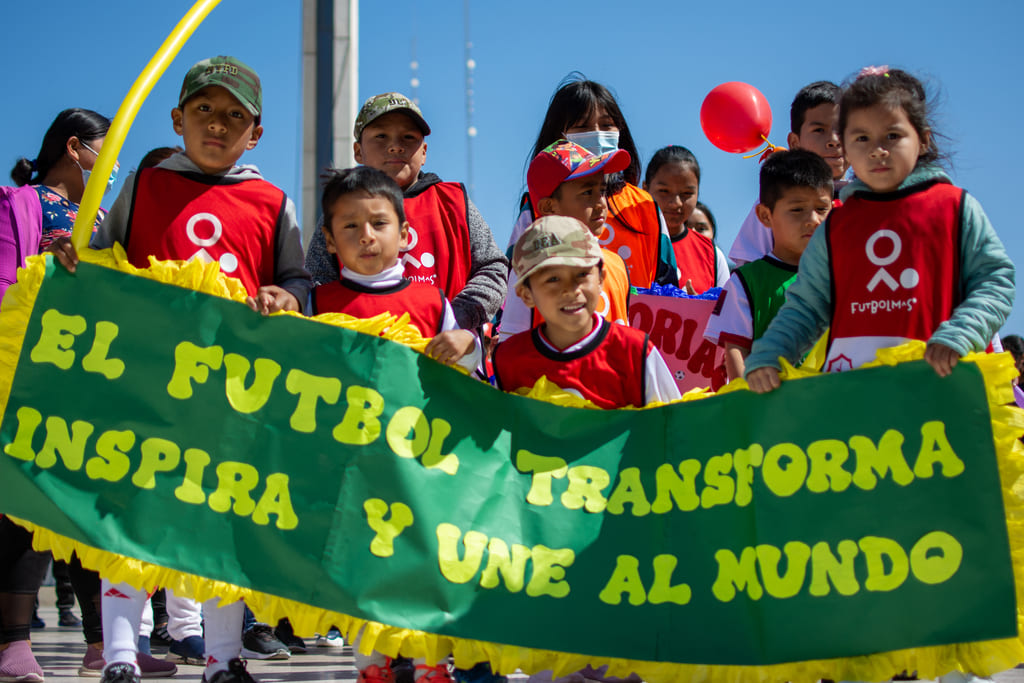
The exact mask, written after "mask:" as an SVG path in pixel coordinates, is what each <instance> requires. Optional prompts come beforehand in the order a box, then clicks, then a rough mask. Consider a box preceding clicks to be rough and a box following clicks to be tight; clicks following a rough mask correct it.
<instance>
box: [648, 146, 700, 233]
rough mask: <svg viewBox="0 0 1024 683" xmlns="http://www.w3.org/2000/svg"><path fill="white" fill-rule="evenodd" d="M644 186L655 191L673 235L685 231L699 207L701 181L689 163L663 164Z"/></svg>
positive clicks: (654, 193)
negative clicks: (687, 221) (684, 228)
mask: <svg viewBox="0 0 1024 683" xmlns="http://www.w3.org/2000/svg"><path fill="white" fill-rule="evenodd" d="M644 189H645V190H647V191H648V192H650V193H651V196H652V197H654V201H655V203H656V204H657V205H658V208H659V209H661V213H662V215H663V216H665V225H666V226H668V232H669V234H670V235H678V234H679V233H681V232H682V231H683V227H684V226H685V225H686V220H687V219H688V218H689V217H690V214H692V213H693V210H694V209H695V208H697V191H698V190H699V189H700V181H699V180H697V174H696V173H694V172H693V169H692V168H691V167H690V166H689V165H688V164H679V163H668V164H662V166H661V168H659V169H658V170H657V171H656V172H655V174H654V177H653V178H651V182H650V183H644Z"/></svg>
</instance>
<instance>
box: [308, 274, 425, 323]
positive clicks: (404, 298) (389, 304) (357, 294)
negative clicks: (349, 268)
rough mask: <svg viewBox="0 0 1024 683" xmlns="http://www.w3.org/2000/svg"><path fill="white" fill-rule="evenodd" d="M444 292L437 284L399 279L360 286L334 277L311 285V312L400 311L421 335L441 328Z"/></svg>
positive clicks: (357, 315) (358, 314)
mask: <svg viewBox="0 0 1024 683" xmlns="http://www.w3.org/2000/svg"><path fill="white" fill-rule="evenodd" d="M444 302H445V298H444V292H442V291H441V290H440V289H438V288H437V287H431V286H430V285H424V284H420V283H418V282H412V281H411V280H403V281H402V282H401V284H398V285H395V286H394V287H386V288H373V287H364V286H362V285H360V284H358V283H356V282H352V281H351V280H340V281H339V280H335V281H334V282H328V283H327V284H326V285H319V286H317V287H314V288H313V313H314V314H320V313H347V314H348V315H351V316H352V317H354V318H372V317H373V316H375V315H380V314H381V313H390V314H391V315H398V316H400V315H402V314H403V313H408V314H409V318H410V321H411V322H412V324H413V325H415V326H416V329H418V330H419V331H420V334H421V335H423V336H424V337H429V336H433V335H435V334H437V333H438V332H440V331H441V325H442V324H443V323H444Z"/></svg>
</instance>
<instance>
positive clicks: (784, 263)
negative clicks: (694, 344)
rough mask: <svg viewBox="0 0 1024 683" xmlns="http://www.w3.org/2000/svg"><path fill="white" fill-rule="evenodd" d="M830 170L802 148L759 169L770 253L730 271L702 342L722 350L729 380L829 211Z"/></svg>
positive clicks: (781, 299)
mask: <svg viewBox="0 0 1024 683" xmlns="http://www.w3.org/2000/svg"><path fill="white" fill-rule="evenodd" d="M832 176H833V167H830V165H829V164H828V163H827V162H826V161H825V160H824V159H823V158H822V157H821V156H820V155H818V154H816V153H814V152H810V151H807V150H802V149H794V150H789V151H784V152H777V153H775V154H772V155H771V156H770V157H768V160H767V161H765V162H764V166H762V167H761V198H760V199H761V200H760V203H758V205H757V207H756V209H755V210H756V212H757V218H758V220H759V221H760V222H761V223H762V224H764V225H765V226H766V228H767V229H769V230H771V234H772V237H773V244H772V251H771V253H770V254H768V255H766V256H764V257H763V258H760V259H758V260H756V261H751V262H750V263H746V264H744V265H742V266H740V267H739V268H737V269H736V271H735V272H733V274H732V276H731V277H730V278H729V281H728V282H727V283H726V284H725V288H724V289H723V290H722V293H721V295H720V296H719V297H718V302H717V303H716V304H715V309H714V311H713V312H712V314H711V317H710V318H709V319H708V326H707V329H705V331H704V338H705V339H707V340H709V341H711V342H712V343H714V344H718V345H720V346H723V347H725V369H726V372H727V374H728V376H729V381H732V380H734V379H736V378H737V377H742V376H743V370H744V366H745V360H746V357H747V356H749V355H750V349H751V347H752V346H753V343H754V341H755V340H756V339H759V338H760V337H761V335H762V334H764V331H765V330H766V329H768V324H769V323H770V322H771V321H772V318H774V317H775V314H776V313H778V311H779V309H780V308H781V307H782V304H783V303H785V301H786V290H787V289H789V286H790V285H791V284H793V281H794V280H796V275H797V266H798V265H799V264H800V256H801V255H802V254H803V253H804V249H805V248H806V247H807V242H809V241H810V239H811V235H813V234H814V231H815V230H816V229H817V228H818V226H819V225H820V224H821V223H822V222H823V221H824V220H825V217H826V216H828V213H829V211H830V210H831V209H832Z"/></svg>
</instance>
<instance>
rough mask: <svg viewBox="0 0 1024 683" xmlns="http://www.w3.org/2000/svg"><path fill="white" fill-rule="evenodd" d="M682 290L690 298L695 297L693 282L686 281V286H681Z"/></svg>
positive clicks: (695, 291)
mask: <svg viewBox="0 0 1024 683" xmlns="http://www.w3.org/2000/svg"><path fill="white" fill-rule="evenodd" d="M683 290H684V291H685V292H686V293H687V294H689V295H690V296H695V295H696V294H697V290H696V289H694V288H693V280H687V281H686V284H685V285H683Z"/></svg>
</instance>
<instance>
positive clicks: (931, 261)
mask: <svg viewBox="0 0 1024 683" xmlns="http://www.w3.org/2000/svg"><path fill="white" fill-rule="evenodd" d="M963 194H964V191H963V190H962V189H960V188H958V187H954V186H953V185H950V184H949V183H944V182H937V183H933V184H930V185H923V186H920V185H919V186H915V187H912V188H908V189H907V190H905V191H899V192H892V193H885V194H871V193H864V194H857V195H854V196H853V197H851V198H850V199H848V200H847V201H846V202H845V203H844V204H843V206H842V208H840V209H836V210H834V211H833V212H832V214H830V215H829V217H828V223H827V224H826V226H825V230H826V231H827V232H826V236H827V239H828V253H829V261H830V264H831V268H832V273H831V275H832V326H831V330H830V336H829V350H828V354H827V356H826V359H825V369H826V370H827V371H832V372H835V371H838V370H848V369H850V368H855V367H858V366H860V365H861V364H863V363H865V362H867V361H870V360H873V359H874V355H875V351H876V350H877V349H880V348H885V347H888V346H895V345H897V344H900V343H902V342H904V341H906V340H909V339H920V340H927V339H928V338H930V337H931V335H932V334H933V333H934V332H935V329H936V328H937V327H938V326H939V324H941V323H942V322H944V321H945V320H948V319H949V317H950V315H952V313H953V309H954V307H956V305H957V304H958V303H959V300H960V294H959V292H960V231H961V222H962V213H961V212H962V207H963Z"/></svg>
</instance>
